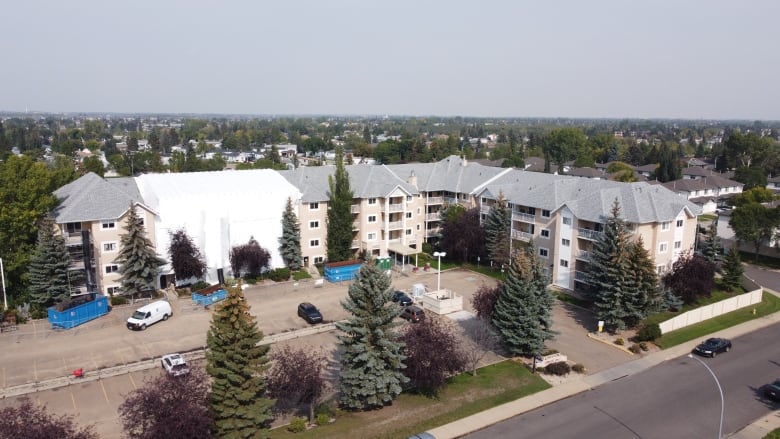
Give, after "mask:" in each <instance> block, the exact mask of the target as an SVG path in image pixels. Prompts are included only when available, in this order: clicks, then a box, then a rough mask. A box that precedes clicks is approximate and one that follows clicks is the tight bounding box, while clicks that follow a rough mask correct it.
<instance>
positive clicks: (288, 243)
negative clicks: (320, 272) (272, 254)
mask: <svg viewBox="0 0 780 439" xmlns="http://www.w3.org/2000/svg"><path fill="white" fill-rule="evenodd" d="M279 253H280V254H281V256H282V259H284V263H285V265H287V267H288V268H290V270H300V269H301V263H302V257H301V226H300V224H299V223H298V217H297V216H296V215H295V212H294V211H293V205H292V199H291V198H289V197H288V198H287V205H286V206H285V208H284V213H283V214H282V236H280V237H279Z"/></svg>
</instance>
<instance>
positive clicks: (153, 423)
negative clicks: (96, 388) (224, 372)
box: [119, 369, 213, 439]
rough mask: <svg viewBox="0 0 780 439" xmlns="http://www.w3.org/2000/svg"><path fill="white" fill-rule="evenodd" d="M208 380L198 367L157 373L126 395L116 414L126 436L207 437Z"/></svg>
mask: <svg viewBox="0 0 780 439" xmlns="http://www.w3.org/2000/svg"><path fill="white" fill-rule="evenodd" d="M209 390H210V385H209V380H208V377H207V376H206V375H205V374H204V373H203V372H202V371H200V370H198V369H195V370H192V371H190V373H188V374H187V375H183V376H177V377H174V376H171V375H168V374H165V375H158V376H157V377H156V378H153V379H151V380H149V381H148V382H147V383H146V384H145V385H144V386H143V387H140V388H138V389H136V390H134V391H132V392H130V394H129V395H128V396H127V397H126V398H125V400H124V402H123V403H122V404H121V405H120V406H119V417H120V420H121V422H122V428H123V430H124V433H125V435H126V436H127V437H129V438H132V439H161V438H171V437H187V438H193V439H210V438H212V437H213V435H212V434H211V426H212V422H213V421H212V418H211V413H210V411H209Z"/></svg>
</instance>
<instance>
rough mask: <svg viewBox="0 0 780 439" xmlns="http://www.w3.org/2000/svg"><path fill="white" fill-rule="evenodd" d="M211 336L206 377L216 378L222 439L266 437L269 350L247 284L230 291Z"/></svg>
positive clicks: (215, 408)
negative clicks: (263, 342)
mask: <svg viewBox="0 0 780 439" xmlns="http://www.w3.org/2000/svg"><path fill="white" fill-rule="evenodd" d="M227 291H228V295H227V298H226V299H225V300H224V301H223V302H222V304H221V305H219V306H218V307H217V310H216V312H215V313H214V315H213V317H212V319H211V327H210V328H209V331H208V333H207V335H206V345H207V346H208V350H207V351H206V372H207V373H208V374H209V375H210V376H211V379H212V382H211V413H212V415H213V417H214V428H213V433H214V435H215V436H216V437H220V438H222V437H236V438H262V437H266V435H267V429H268V427H269V425H270V422H271V420H272V416H271V408H272V407H273V405H274V402H273V400H271V399H269V398H267V397H266V387H265V378H264V377H263V372H264V371H265V370H266V369H267V367H268V356H267V354H268V349H269V348H268V345H260V344H259V342H260V340H262V339H263V333H262V332H261V331H260V330H259V329H258V328H257V322H256V321H255V318H254V317H253V316H252V315H251V314H250V313H249V305H248V304H247V303H246V299H245V298H244V294H243V292H242V291H241V285H240V284H239V285H238V286H235V287H228V288H227Z"/></svg>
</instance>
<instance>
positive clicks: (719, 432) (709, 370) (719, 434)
mask: <svg viewBox="0 0 780 439" xmlns="http://www.w3.org/2000/svg"><path fill="white" fill-rule="evenodd" d="M688 358H693V359H694V360H696V361H698V362H699V363H701V365H702V366H704V367H706V368H707V371H708V372H709V373H710V375H712V378H713V379H714V380H715V384H717V385H718V392H719V393H720V424H718V439H720V438H721V437H722V434H723V406H724V405H723V389H722V388H721V387H720V381H718V377H716V376H715V372H713V371H712V369H710V367H709V366H707V363H705V362H703V361H701V359H700V358H699V357H694V356H693V354H688Z"/></svg>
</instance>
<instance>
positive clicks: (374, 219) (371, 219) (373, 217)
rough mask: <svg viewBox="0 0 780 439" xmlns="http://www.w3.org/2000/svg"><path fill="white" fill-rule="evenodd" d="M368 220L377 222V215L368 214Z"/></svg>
mask: <svg viewBox="0 0 780 439" xmlns="http://www.w3.org/2000/svg"><path fill="white" fill-rule="evenodd" d="M368 222H370V223H375V222H376V215H369V216H368Z"/></svg>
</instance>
